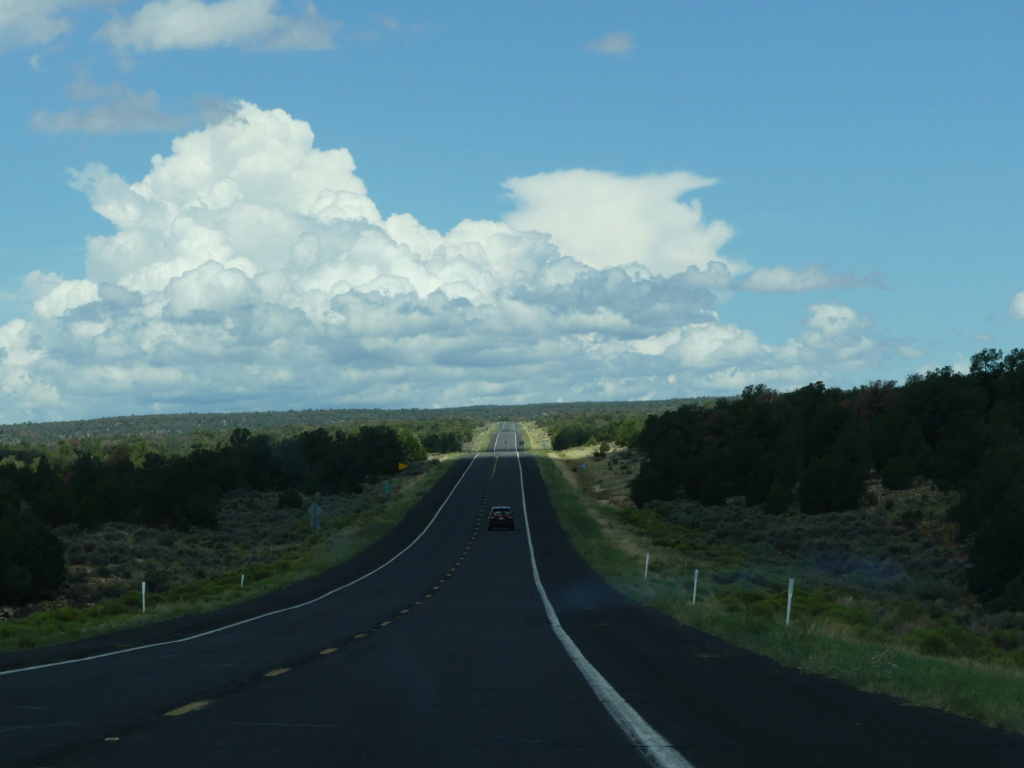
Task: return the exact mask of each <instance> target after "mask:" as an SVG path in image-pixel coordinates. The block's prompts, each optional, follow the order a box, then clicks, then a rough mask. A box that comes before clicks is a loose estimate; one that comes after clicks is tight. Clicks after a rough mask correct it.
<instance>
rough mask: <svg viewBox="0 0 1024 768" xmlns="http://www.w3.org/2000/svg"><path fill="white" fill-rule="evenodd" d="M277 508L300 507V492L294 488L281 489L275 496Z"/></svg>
mask: <svg viewBox="0 0 1024 768" xmlns="http://www.w3.org/2000/svg"><path fill="white" fill-rule="evenodd" d="M277 508H278V509H302V494H300V493H299V492H298V491H296V490H295V489H294V488H289V489H288V490H287V491H282V492H281V494H280V495H279V496H278V497H277Z"/></svg>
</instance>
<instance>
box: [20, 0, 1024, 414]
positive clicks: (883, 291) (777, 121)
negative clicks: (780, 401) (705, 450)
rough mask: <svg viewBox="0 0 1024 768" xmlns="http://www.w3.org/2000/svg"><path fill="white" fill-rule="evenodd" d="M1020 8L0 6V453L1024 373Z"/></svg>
mask: <svg viewBox="0 0 1024 768" xmlns="http://www.w3.org/2000/svg"><path fill="white" fill-rule="evenodd" d="M1022 39H1024V5H1022V4H1021V3H1020V2H1019V0H1009V1H1006V2H1001V1H999V0H985V1H983V2H978V3H970V4H969V3H964V2H948V1H947V0H929V1H928V2H924V1H923V0H903V1H901V2H896V3H893V2H889V1H888V0H887V1H886V2H878V1H876V0H860V1H859V2H856V3H853V2H843V3H840V2H836V3H818V2H810V1H809V0H805V1H802V2H795V1H791V0H776V1H774V2H771V3H764V2H759V1H758V2H755V1H753V0H751V1H750V2H744V1H741V0H722V2H714V3H709V2H704V1H700V0H639V1H638V0H630V1H629V2H625V1H623V2H619V1H618V0H600V1H599V0H586V1H585V2H583V1H581V0H559V2H557V3H552V2H533V0H523V1H522V2H517V3H502V4H498V3H481V2H463V1H462V0H445V1H444V2H441V1H440V0H399V1H397V2H391V3H379V2H363V1H360V0H352V2H328V1H327V0H323V1H322V2H319V3H316V4H314V3H311V2H305V1H302V2H292V1H290V0H278V1H275V0H217V1H215V0H205V1H203V0H135V1H128V0H0V71H2V73H3V76H2V77H0V105H2V110H3V120H0V146H2V150H0V423H21V422H26V421H52V420H73V419H86V418H96V417H102V416H118V415H130V414H143V413H181V412H245V411H265V410H290V409H295V410H299V409H307V408H314V409H318V408H350V407H352V408H354V407H360V408H362V407H379V408H434V407H452V406H467V405H479V404H522V403H542V402H556V401H559V402H561V401H566V402H573V401H593V400H644V399H668V398H676V397H705V396H707V397H716V396H722V395H733V394H738V393H739V392H740V391H741V390H742V389H743V388H744V387H745V386H747V385H750V384H766V385H768V386H770V387H773V388H775V389H778V390H780V391H788V390H792V389H795V388H798V387H802V386H804V385H806V384H809V383H812V382H816V381H823V382H824V383H825V384H826V385H828V386H837V387H843V388H853V387H857V386H862V385H866V384H868V383H869V382H872V381H876V380H885V381H888V380H893V381H896V382H897V383H902V382H903V381H904V380H905V379H906V377H907V376H908V375H910V374H912V373H919V372H926V371H929V370H933V369H936V368H940V367H943V366H947V365H948V366H953V367H954V368H955V369H957V370H960V371H964V370H967V367H968V366H969V363H970V357H971V355H973V354H975V353H977V352H978V351H980V350H982V349H985V348H990V347H995V348H997V349H1003V350H1004V351H1007V352H1008V351H1010V349H1012V348H1016V347H1024V228H1022V227H1021V223H1022V214H1021V205H1022V203H1024V139H1022V137H1024V98H1022V96H1024V45H1021V40H1022Z"/></svg>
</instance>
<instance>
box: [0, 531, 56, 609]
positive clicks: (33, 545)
mask: <svg viewBox="0 0 1024 768" xmlns="http://www.w3.org/2000/svg"><path fill="white" fill-rule="evenodd" d="M66 575H67V570H66V567H65V565H64V545H63V544H62V543H61V540H60V539H59V538H57V535H56V534H55V533H54V532H53V531H51V530H50V529H49V528H47V527H46V525H44V524H43V522H42V521H40V520H39V519H38V518H37V517H35V516H34V515H32V514H29V513H27V512H21V511H18V512H13V511H11V512H8V513H7V514H6V515H4V516H2V517H0V601H4V602H20V601H23V600H29V599H33V598H38V597H48V596H50V595H52V594H53V593H54V592H56V590H57V589H59V588H60V585H61V584H63V583H64V578H65V576H66Z"/></svg>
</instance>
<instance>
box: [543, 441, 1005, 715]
mask: <svg viewBox="0 0 1024 768" xmlns="http://www.w3.org/2000/svg"><path fill="white" fill-rule="evenodd" d="M527 426H528V432H529V433H530V439H529V442H530V443H531V444H532V445H535V446H540V445H542V444H543V441H545V440H547V439H548V435H547V434H546V433H545V432H543V431H541V430H538V429H537V428H536V427H534V426H533V425H527ZM541 454H542V455H541V456H540V464H541V471H542V474H543V476H544V479H545V482H546V483H547V486H548V489H549V491H550V493H551V497H552V500H553V501H554V503H555V507H556V509H557V511H558V514H559V518H560V521H561V523H562V525H563V527H564V528H565V529H566V530H567V531H568V532H569V534H570V536H571V538H572V540H573V543H574V546H575V547H576V548H577V549H578V550H579V552H580V553H581V554H582V555H583V556H584V557H585V558H586V559H587V560H588V562H590V563H591V565H592V566H593V567H594V568H595V569H596V570H597V571H598V572H599V573H600V574H601V575H602V576H603V577H604V578H605V579H607V580H608V582H609V583H610V584H611V585H612V586H614V587H615V588H616V589H619V590H620V591H622V592H624V593H626V594H628V595H630V596H631V597H633V598H634V599H637V600H638V601H640V602H642V603H644V604H647V605H650V606H652V607H655V608H657V609H659V610H661V611H663V612H665V613H667V614H668V615H670V616H672V617H673V618H675V619H677V620H678V621H680V622H682V623H684V624H688V625H690V626H694V627H696V628H698V629H701V630H704V631H707V632H709V633H711V634H714V635H716V636H719V637H722V638H723V639H725V640H727V641H729V642H731V643H733V644H735V645H738V646H740V647H743V648H747V649H749V650H752V651H754V652H756V653H760V654H763V655H765V656H768V657H770V658H773V659H775V660H776V661H778V662H780V663H782V664H784V665H786V666H791V667H794V668H798V669H801V670H803V671H806V672H809V673H813V674H822V675H826V676H829V677H833V678H836V679H839V680H841V681H843V682H846V683H848V684H850V685H853V686H855V687H857V688H860V689H863V690H867V691H873V692H878V693H884V694H888V695H891V696H894V697H896V698H898V699H901V700H904V701H907V702H909V703H912V704H917V705H922V706H930V707H936V708H939V709H943V710H946V711H949V712H954V713H956V714H960V715H964V716H967V717H970V718H973V719H976V720H978V721H980V722H983V723H985V724H987V725H991V726H994V727H999V728H1004V729H1007V730H1011V731H1015V732H1018V733H1024V646H1022V633H1021V627H1022V625H1024V621H1022V619H1024V616H1022V615H1021V614H1020V613H1018V612H1014V611H996V612H993V611H991V610H989V609H987V608H986V606H985V605H984V604H983V603H982V602H981V601H980V600H979V599H978V598H977V597H976V596H974V595H972V593H971V592H970V591H969V589H968V581H967V578H966V571H967V570H968V568H969V567H970V566H969V561H968V558H967V554H966V552H965V549H966V547H965V546H964V545H963V544H962V543H961V542H959V541H958V539H957V535H956V533H957V531H956V526H955V524H953V523H952V522H951V521H950V520H949V517H948V510H949V509H950V508H951V507H952V506H955V504H956V503H957V500H958V496H957V495H956V494H953V493H950V492H948V491H947V492H943V491H940V490H938V489H937V488H936V487H935V485H934V483H931V482H929V481H926V480H924V479H921V478H919V479H918V481H917V482H915V483H914V484H912V485H911V487H908V488H905V489H898V490H894V489H888V488H885V487H884V485H882V484H881V482H880V481H879V480H877V478H876V479H875V480H874V481H873V482H872V481H869V482H868V484H867V485H866V486H865V499H864V500H865V502H868V501H870V502H871V503H865V504H864V505H863V506H860V507H858V508H855V509H851V510H844V511H837V512H827V513H822V514H817V515H801V514H800V513H799V512H798V511H797V510H795V509H794V510H791V511H790V512H789V513H788V514H781V515H778V514H769V513H766V512H765V511H764V509H763V508H757V507H749V506H748V505H747V504H746V503H745V501H744V500H743V499H730V500H726V501H724V502H723V503H722V504H718V505H702V504H701V503H700V502H696V501H693V500H686V499H677V500H673V501H670V502H656V503H648V504H647V505H645V506H644V507H643V508H637V507H636V506H635V505H634V503H633V502H632V500H631V498H630V493H631V487H632V486H633V484H634V482H635V478H636V477H637V476H638V474H639V472H640V470H641V467H642V466H643V465H644V460H645V459H644V456H643V454H641V453H639V452H638V451H637V450H636V449H633V448H623V447H620V446H616V445H614V444H606V445H603V446H602V445H600V444H598V443H596V442H595V441H590V444H589V445H584V446H579V447H576V448H573V449H567V450H563V451H544V452H541ZM648 554H649V555H650V560H649V565H648V561H647V556H648ZM645 570H646V576H645ZM695 570H696V571H699V575H698V579H697V585H698V589H697V599H696V602H694V600H693V595H694V592H693V587H694V571H695ZM790 578H794V579H795V595H794V600H793V607H792V618H791V624H790V626H788V627H787V626H786V625H785V616H786V607H787V606H786V603H787V591H788V589H787V587H788V580H789V579H790Z"/></svg>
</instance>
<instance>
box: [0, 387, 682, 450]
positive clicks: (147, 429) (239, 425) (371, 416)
mask: <svg viewBox="0 0 1024 768" xmlns="http://www.w3.org/2000/svg"><path fill="white" fill-rule="evenodd" d="M695 402H701V399H694V398H677V399H672V400H642V401H608V402H579V403H536V404H529V405H471V406H464V407H459V408H402V409H393V410H387V409H380V408H348V409H323V410H314V409H308V410H301V411H256V412H249V413H176V414H151V415H138V416H137V415H131V416H111V417H107V418H101V419H85V420H81V421H52V422H38V423H37V422H25V423H22V424H4V425H0V445H18V444H30V445H32V444H43V445H46V444H56V443H58V442H60V441H63V440H70V439H84V438H123V437H139V436H146V437H154V438H169V437H173V436H180V437H181V438H183V439H184V438H187V436H189V435H194V434H198V433H207V434H220V433H229V432H231V431H232V430H234V429H248V430H250V431H252V432H278V431H286V432H287V431H293V430H300V429H307V428H316V427H326V428H332V427H333V428H338V427H346V426H357V425H360V424H379V423H387V422H406V421H420V420H425V419H429V420H438V419H449V418H458V419H466V418H469V419H473V420H476V421H478V422H480V423H487V422H493V421H516V420H518V421H534V420H537V419H539V418H541V417H543V416H550V415H557V414H577V415H584V414H588V415H594V414H600V413H622V414H652V413H663V412H665V411H668V410H671V409H673V408H678V407H680V406H681V405H685V404H687V403H695ZM171 442H173V441H171Z"/></svg>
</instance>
